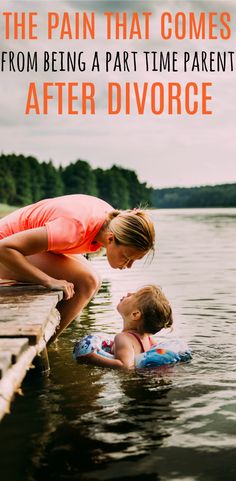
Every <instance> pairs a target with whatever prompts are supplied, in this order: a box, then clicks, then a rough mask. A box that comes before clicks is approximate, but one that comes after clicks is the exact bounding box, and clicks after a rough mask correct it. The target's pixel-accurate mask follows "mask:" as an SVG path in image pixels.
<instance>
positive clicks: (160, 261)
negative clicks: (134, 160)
mask: <svg viewBox="0 0 236 481" xmlns="http://www.w3.org/2000/svg"><path fill="white" fill-rule="evenodd" d="M152 216H153V218H154V219H155V222H156V226H157V238H158V248H157V253H156V256H155V259H154V260H153V262H150V261H149V260H147V261H146V262H144V261H143V260H142V261H140V262H138V263H137V264H136V266H134V267H133V268H132V269H131V270H130V271H128V270H127V271H123V272H122V271H115V270H112V269H111V268H110V267H109V266H108V264H107V262H106V260H105V258H102V257H101V258H97V259H94V260H93V261H92V262H93V263H94V265H95V267H96V268H97V269H98V270H99V271H100V273H101V274H102V276H103V279H104V282H103V285H102V289H101V290H100V292H99V293H98V295H97V296H96V297H95V298H94V299H93V301H92V302H91V303H90V305H89V306H88V307H87V308H86V309H85V311H84V312H83V315H82V316H81V322H79V321H78V320H75V322H74V323H73V325H72V326H71V327H70V328H69V329H68V330H67V332H66V333H65V334H64V335H63V336H62V337H61V338H60V339H59V342H58V345H57V347H51V348H50V352H49V355H50V363H51V373H50V376H49V377H39V376H36V375H35V374H36V373H35V372H33V370H32V371H31V372H30V373H29V375H28V377H27V378H26V380H25V382H24V384H23V393H24V396H17V398H16V400H15V402H14V403H13V406H12V413H11V415H10V416H7V417H5V419H4V420H3V422H2V423H1V426H0V445H1V451H0V456H1V461H0V477H1V479H2V480H3V481H54V480H55V481H77V480H83V481H87V480H88V481H100V480H122V481H128V480H135V481H143V480H145V481H146V480H147V481H154V480H156V481H192V480H194V481H235V479H236V455H235V448H236V362H235V361H236V355H235V352H236V350H235V339H236V315H235V313H236V209H205V210H199V209H194V210H175V211H173V210H172V211H171V210H168V211H159V212H158V211H153V212H152ZM145 283H156V284H158V285H160V286H162V287H163V290H164V291H165V293H166V294H167V296H168V297H169V299H170V301H171V303H172V306H173V311H174V319H175V329H174V333H172V334H169V335H170V336H171V335H174V336H178V337H181V338H183V339H185V340H186V341H187V342H188V344H189V346H190V347H191V348H192V350H193V353H194V356H193V359H192V361H191V362H190V363H186V364H179V365H175V366H172V367H165V368H161V369H156V370H153V371H148V370H147V371H145V372H131V373H127V372H117V371H112V370H111V371H110V370H105V369H101V368H96V367H91V366H78V365H76V364H75V363H74V362H73V360H72V358H71V352H72V347H73V342H74V340H75V339H77V338H79V337H81V336H83V335H84V334H85V333H87V332H91V331H103V332H107V333H116V332H118V331H119V330H120V329H121V321H120V318H119V315H118V314H117V312H116V310H115V306H116V304H117V302H118V300H119V299H120V297H121V296H122V295H123V294H124V293H126V292H127V291H129V290H130V289H131V290H133V289H135V288H137V287H139V286H141V285H143V284H145Z"/></svg>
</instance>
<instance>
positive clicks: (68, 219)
mask: <svg viewBox="0 0 236 481" xmlns="http://www.w3.org/2000/svg"><path fill="white" fill-rule="evenodd" d="M154 239H155V231H154V226H153V223H152V222H151V220H150V218H149V217H148V215H147V214H146V213H145V212H144V211H141V210H138V209H134V210H132V211H116V210H114V209H113V208H112V207H111V206H110V205H109V204H107V203H106V202H104V201H103V200H101V199H98V198H96V197H92V196H88V195H80V194H78V195H77V194H75V195H67V196H62V197H56V198H53V199H45V200H42V201H40V202H37V203H36V204H32V205H29V206H26V207H23V208H22V209H19V210H17V211H15V212H13V213H12V214H10V215H8V216H6V217H4V218H3V219H1V220H0V278H3V279H14V280H17V281H23V282H32V283H34V284H41V285H43V286H45V287H46V288H48V289H54V290H62V291H63V293H64V298H63V300H62V301H61V302H60V303H59V304H58V310H59V312H60V314H61V322H60V326H59V329H58V331H57V335H58V334H60V333H61V332H62V331H63V329H64V328H65V327H66V326H67V325H68V324H70V322H71V321H72V320H73V319H74V318H75V317H76V316H77V315H78V314H79V313H80V311H81V310H82V309H83V308H84V307H85V306H86V305H87V303H88V302H89V300H90V299H91V298H92V297H93V296H94V294H95V293H96V292H97V290H98V289H99V287H100V280H99V277H98V275H97V273H96V272H95V270H94V269H93V267H92V266H91V264H90V263H89V262H88V261H87V260H86V259H85V258H84V257H83V256H82V255H80V256H78V255H77V256H76V257H73V255H74V254H85V253H90V252H95V251H97V250H98V249H100V248H101V247H104V248H105V249H106V254H107V259H108V262H109V264H110V265H111V267H113V268H115V269H124V268H126V267H127V268H130V267H131V266H132V264H133V262H134V261H135V260H137V259H142V257H143V256H144V255H145V254H147V252H148V251H149V250H153V249H154Z"/></svg>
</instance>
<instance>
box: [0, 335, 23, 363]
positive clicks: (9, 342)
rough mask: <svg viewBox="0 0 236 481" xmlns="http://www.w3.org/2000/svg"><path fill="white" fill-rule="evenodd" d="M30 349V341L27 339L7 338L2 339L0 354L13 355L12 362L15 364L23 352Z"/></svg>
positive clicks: (0, 341)
mask: <svg viewBox="0 0 236 481" xmlns="http://www.w3.org/2000/svg"><path fill="white" fill-rule="evenodd" d="M28 347H29V339H27V338H25V337H24V338H19V339H15V338H6V339H0V352H3V351H7V352H9V353H10V355H11V362H12V364H15V363H16V362H17V361H18V359H19V357H20V355H21V354H22V352H24V351H25V350H26V349H27V348H28Z"/></svg>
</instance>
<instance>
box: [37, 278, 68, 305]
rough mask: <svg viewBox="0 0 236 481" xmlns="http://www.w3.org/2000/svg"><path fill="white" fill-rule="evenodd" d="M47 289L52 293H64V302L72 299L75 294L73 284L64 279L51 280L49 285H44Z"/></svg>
mask: <svg viewBox="0 0 236 481" xmlns="http://www.w3.org/2000/svg"><path fill="white" fill-rule="evenodd" d="M44 285H45V287H46V288H47V289H51V290H52V291H63V297H64V300H66V301H67V300H68V299H71V298H72V297H73V295H74V293H75V290H74V284H72V282H68V281H65V280H63V279H53V278H51V279H50V280H49V281H48V282H47V283H45V284H44Z"/></svg>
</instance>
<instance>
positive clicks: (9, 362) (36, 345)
mask: <svg viewBox="0 0 236 481" xmlns="http://www.w3.org/2000/svg"><path fill="white" fill-rule="evenodd" d="M62 298H63V293H62V292H61V291H48V290H47V289H45V288H44V287H42V286H36V285H25V284H17V285H15V284H14V285H12V286H11V285H6V284H5V285H2V284H1V282H0V352H1V355H0V376H2V379H1V380H0V419H1V418H2V417H3V416H4V414H5V413H6V412H8V411H9V406H10V402H11V399H12V397H13V395H14V392H15V391H16V389H17V388H18V387H19V386H20V384H21V382H22V380H23V379H24V377H25V375H26V372H27V370H28V369H29V368H30V367H31V365H32V361H33V359H34V358H35V357H36V356H38V355H41V353H43V351H44V354H45V356H47V352H46V345H47V342H48V341H49V339H50V338H51V337H52V336H53V334H54V333H55V330H56V328H57V326H58V325H59V323H60V314H59V312H58V310H57V309H56V305H57V303H58V302H59V301H60V300H61V299H62ZM45 359H46V357H45ZM46 367H47V368H48V367H49V365H48V364H47V365H46Z"/></svg>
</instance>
